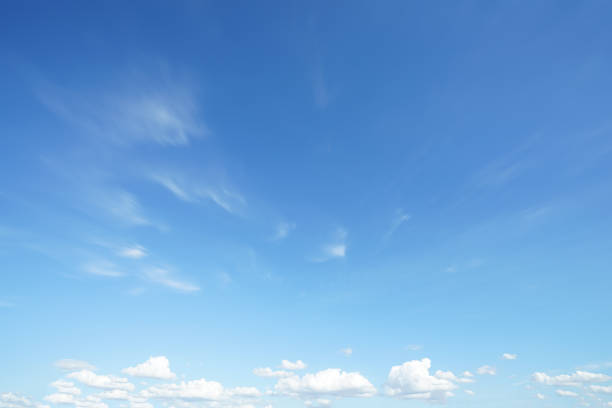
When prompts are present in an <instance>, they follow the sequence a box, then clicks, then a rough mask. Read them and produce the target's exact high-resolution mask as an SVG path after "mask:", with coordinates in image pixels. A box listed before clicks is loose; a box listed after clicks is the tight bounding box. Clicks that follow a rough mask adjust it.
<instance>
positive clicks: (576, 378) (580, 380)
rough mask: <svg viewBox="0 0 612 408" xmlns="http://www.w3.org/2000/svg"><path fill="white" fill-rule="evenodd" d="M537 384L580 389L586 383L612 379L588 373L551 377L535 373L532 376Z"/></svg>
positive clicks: (603, 375) (611, 378)
mask: <svg viewBox="0 0 612 408" xmlns="http://www.w3.org/2000/svg"><path fill="white" fill-rule="evenodd" d="M532 378H533V380H534V381H535V382H538V383H540V384H545V385H555V386H561V387H579V386H580V385H582V384H584V383H598V382H606V381H610V380H612V377H610V376H608V375H605V374H598V373H591V372H588V371H580V370H578V371H576V372H575V373H573V374H561V375H557V376H552V377H551V376H549V375H547V374H546V373H540V372H538V373H534V374H533V376H532Z"/></svg>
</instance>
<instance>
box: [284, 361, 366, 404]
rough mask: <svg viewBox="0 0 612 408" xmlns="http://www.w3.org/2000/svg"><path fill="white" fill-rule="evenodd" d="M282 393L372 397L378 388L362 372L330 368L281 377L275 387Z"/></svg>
mask: <svg viewBox="0 0 612 408" xmlns="http://www.w3.org/2000/svg"><path fill="white" fill-rule="evenodd" d="M274 389H275V391H276V392H277V393H278V394H280V395H287V396H294V397H300V398H305V399H308V398H317V397H324V396H336V397H371V396H373V395H374V394H375V393H376V388H374V386H373V385H372V384H371V383H370V381H368V380H367V379H366V378H365V377H364V376H362V375H361V374H360V373H357V372H352V373H347V372H344V371H342V370H340V369H338V368H328V369H327V370H323V371H319V372H317V373H314V374H305V375H304V376H302V377H299V376H297V375H294V376H291V377H286V378H281V379H280V380H279V381H278V382H277V383H276V385H275V387H274Z"/></svg>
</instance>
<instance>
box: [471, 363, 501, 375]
mask: <svg viewBox="0 0 612 408" xmlns="http://www.w3.org/2000/svg"><path fill="white" fill-rule="evenodd" d="M476 372H477V373H478V374H480V375H495V374H496V373H497V370H495V367H491V366H488V365H483V366H482V367H479V368H478V369H477V370H476Z"/></svg>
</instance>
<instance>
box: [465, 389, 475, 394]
mask: <svg viewBox="0 0 612 408" xmlns="http://www.w3.org/2000/svg"><path fill="white" fill-rule="evenodd" d="M465 393H466V394H467V395H476V393H475V392H474V391H472V390H465Z"/></svg>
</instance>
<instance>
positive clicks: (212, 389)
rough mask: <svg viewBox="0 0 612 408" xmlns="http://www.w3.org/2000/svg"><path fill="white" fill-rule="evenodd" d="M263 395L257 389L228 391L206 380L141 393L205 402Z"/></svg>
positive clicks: (154, 388) (164, 385)
mask: <svg viewBox="0 0 612 408" xmlns="http://www.w3.org/2000/svg"><path fill="white" fill-rule="evenodd" d="M261 395H262V394H261V392H260V391H259V390H258V389H257V388H255V387H236V388H229V389H226V388H224V387H223V385H222V384H221V383H219V382H216V381H208V380H206V379H204V378H201V379H199V380H192V381H187V382H185V381H182V382H180V383H178V384H160V385H155V386H152V387H149V388H147V389H145V390H143V391H142V392H141V396H142V397H144V398H157V399H167V400H203V401H229V400H231V399H233V398H256V397H260V396H261Z"/></svg>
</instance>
